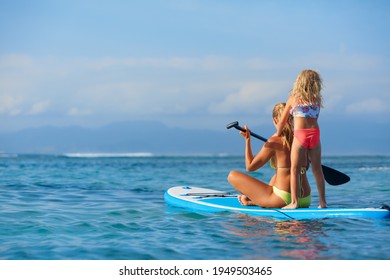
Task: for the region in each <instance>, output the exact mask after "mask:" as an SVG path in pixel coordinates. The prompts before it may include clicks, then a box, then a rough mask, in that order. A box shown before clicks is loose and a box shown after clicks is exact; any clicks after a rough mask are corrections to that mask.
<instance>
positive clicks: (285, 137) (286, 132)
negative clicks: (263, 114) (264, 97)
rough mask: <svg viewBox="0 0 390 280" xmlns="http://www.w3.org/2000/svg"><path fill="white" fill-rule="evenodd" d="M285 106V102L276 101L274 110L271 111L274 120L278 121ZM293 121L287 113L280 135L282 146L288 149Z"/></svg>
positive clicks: (291, 138)
mask: <svg viewBox="0 0 390 280" xmlns="http://www.w3.org/2000/svg"><path fill="white" fill-rule="evenodd" d="M285 107H286V103H278V104H276V105H275V107H274V110H273V111H272V117H273V118H274V119H276V122H279V120H280V117H281V116H282V113H283V111H284V108H285ZM292 127H293V121H292V117H291V115H289V117H288V120H287V123H286V125H285V126H284V128H283V131H282V134H281V135H280V137H282V142H283V146H286V147H287V148H288V149H289V150H290V149H291V144H292V142H293V138H294V135H293V128H292Z"/></svg>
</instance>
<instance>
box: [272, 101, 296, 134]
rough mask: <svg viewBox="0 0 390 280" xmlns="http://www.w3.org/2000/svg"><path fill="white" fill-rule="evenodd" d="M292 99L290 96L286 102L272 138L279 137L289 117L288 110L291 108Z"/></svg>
mask: <svg viewBox="0 0 390 280" xmlns="http://www.w3.org/2000/svg"><path fill="white" fill-rule="evenodd" d="M292 102H293V97H292V96H290V97H289V98H288V100H287V103H286V107H284V111H283V113H282V115H281V117H280V120H279V122H278V123H277V124H276V133H275V134H274V136H280V135H281V134H282V131H283V129H284V127H285V125H286V123H287V120H288V117H289V115H290V109H291V108H292Z"/></svg>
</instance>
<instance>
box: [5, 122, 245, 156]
mask: <svg viewBox="0 0 390 280" xmlns="http://www.w3.org/2000/svg"><path fill="white" fill-rule="evenodd" d="M240 140H241V142H240ZM242 144H243V143H242V139H241V138H240V137H238V135H237V134H235V133H229V132H228V131H226V132H216V131H208V130H190V129H182V128H173V127H168V126H165V125H163V124H162V123H159V122H147V121H144V122H139V121H137V122H119V123H112V124H109V125H106V126H104V127H101V128H98V129H88V128H82V127H79V126H69V127H62V128H59V127H53V126H45V127H40V128H30V129H25V130H21V131H18V132H14V133H7V134H1V135H0V151H2V152H6V153H49V154H63V153H82V152H83V153H91V152H92V153H94V152H100V153H127V152H131V153H137V152H150V153H155V154H179V153H180V154H182V153H185V154H202V153H207V154H219V153H233V154H240V153H242V147H241V146H242Z"/></svg>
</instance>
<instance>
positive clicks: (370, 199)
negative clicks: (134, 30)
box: [0, 154, 390, 260]
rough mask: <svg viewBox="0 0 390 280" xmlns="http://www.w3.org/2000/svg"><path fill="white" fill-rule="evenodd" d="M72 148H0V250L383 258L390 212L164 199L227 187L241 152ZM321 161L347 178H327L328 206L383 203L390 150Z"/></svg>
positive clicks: (99, 255) (98, 255)
mask: <svg viewBox="0 0 390 280" xmlns="http://www.w3.org/2000/svg"><path fill="white" fill-rule="evenodd" d="M79 156H80V155H76V157H66V156H37V155H9V156H7V157H5V156H3V157H1V158H0V212H1V218H0V244H1V245H0V259H14V260H15V259H17V260H18V259H142V260H145V259H169V260H170V259H184V260H186V259H206V260H208V259H390V245H389V244H390V243H389V242H388V240H389V237H390V234H389V232H390V220H374V219H323V220H309V221H299V222H298V221H278V220H273V219H267V218H256V217H251V216H247V215H242V214H236V213H218V214H207V213H191V212H187V211H185V210H182V209H178V208H173V207H169V206H168V205H166V203H165V202H164V199H163V194H164V192H165V190H166V189H168V188H169V187H171V186H174V185H183V184H184V185H195V186H200V187H205V188H214V189H219V190H231V187H230V186H229V184H228V183H227V181H226V176H227V174H228V172H229V170H231V169H238V170H243V167H244V166H243V158H242V157H229V156H225V157H222V156H215V157H214V156H194V157H186V156H177V157H169V156H150V155H148V154H145V155H142V156H141V157H136V156H134V155H133V156H131V155H126V157H82V155H81V157H79ZM323 163H324V164H325V165H327V166H330V167H333V168H336V169H338V170H340V171H342V172H345V173H347V174H348V175H349V176H350V177H351V178H352V181H351V182H350V183H348V184H346V185H342V186H337V187H335V186H327V197H328V204H329V206H334V207H378V206H381V205H382V204H390V187H389V186H390V157H325V158H324V162H323ZM254 174H255V176H256V177H257V178H260V179H263V180H268V179H269V178H270V176H271V174H272V170H271V169H270V168H269V167H265V168H263V169H262V170H261V171H258V172H255V173H254ZM310 181H311V183H312V186H313V206H317V203H318V197H317V191H316V187H315V184H314V180H313V178H312V177H310Z"/></svg>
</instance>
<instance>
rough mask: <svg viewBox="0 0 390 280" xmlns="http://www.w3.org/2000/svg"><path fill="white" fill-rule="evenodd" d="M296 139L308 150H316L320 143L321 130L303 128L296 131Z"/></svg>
mask: <svg viewBox="0 0 390 280" xmlns="http://www.w3.org/2000/svg"><path fill="white" fill-rule="evenodd" d="M294 138H296V139H297V140H298V142H299V143H300V144H301V145H302V146H303V147H304V148H306V149H312V148H315V147H316V146H317V145H318V143H319V142H320V129H319V128H304V129H303V128H302V129H296V130H294Z"/></svg>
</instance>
